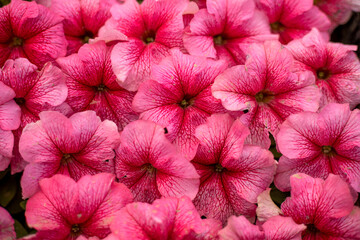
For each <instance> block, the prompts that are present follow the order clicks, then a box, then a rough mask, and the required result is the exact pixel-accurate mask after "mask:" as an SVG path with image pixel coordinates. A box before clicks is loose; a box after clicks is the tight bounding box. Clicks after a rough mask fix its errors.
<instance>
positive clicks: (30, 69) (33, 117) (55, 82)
mask: <svg viewBox="0 0 360 240" xmlns="http://www.w3.org/2000/svg"><path fill="white" fill-rule="evenodd" d="M0 82H2V83H4V84H6V85H7V86H9V87H10V88H12V90H13V91H14V92H15V96H14V100H15V102H16V104H17V105H18V106H19V107H20V108H21V123H20V127H19V128H15V129H13V134H14V137H15V142H14V150H13V153H12V158H11V163H10V164H11V172H12V173H13V174H14V173H17V172H20V171H22V170H23V169H24V167H25V165H26V162H24V161H23V159H22V157H21V156H20V153H19V139H20V136H21V132H22V130H23V128H24V127H25V126H26V125H27V124H28V123H30V122H35V121H37V120H38V119H39V113H40V112H41V111H44V110H49V109H57V108H59V110H61V109H60V108H61V107H60V105H61V104H62V103H63V102H64V101H65V99H66V97H67V87H66V84H65V76H64V75H63V73H62V72H61V70H60V69H59V68H57V67H55V66H54V65H53V64H51V63H47V64H45V65H44V67H43V68H42V69H41V70H38V68H37V67H36V66H35V65H34V64H32V63H30V62H29V61H28V60H27V59H25V58H18V59H15V60H7V61H6V62H5V65H4V67H3V68H2V69H1V70H0ZM14 109H16V107H14Z"/></svg>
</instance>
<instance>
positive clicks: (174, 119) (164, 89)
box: [133, 49, 226, 160]
mask: <svg viewBox="0 0 360 240" xmlns="http://www.w3.org/2000/svg"><path fill="white" fill-rule="evenodd" d="M171 52H172V55H171V56H170V57H168V58H166V59H164V60H163V61H162V62H161V64H160V65H157V66H154V68H153V72H152V79H151V80H148V81H145V82H144V83H143V84H142V85H141V87H140V88H139V91H138V93H137V94H136V95H135V97H134V101H133V109H134V110H135V111H137V112H139V113H141V114H140V118H141V119H144V120H151V121H153V122H155V123H157V124H159V125H161V126H164V127H166V128H167V130H168V132H169V133H168V135H167V137H168V139H169V140H170V141H171V142H173V143H174V144H175V145H177V146H178V147H179V148H180V150H181V152H182V153H183V154H184V155H185V157H186V158H187V159H189V160H191V159H192V158H193V157H194V156H195V153H196V149H197V145H198V140H197V139H196V137H195V136H194V133H195V128H196V127H197V126H199V125H200V124H202V123H204V122H205V120H206V118H207V117H209V116H210V115H211V114H212V113H219V112H220V113H221V112H226V110H225V109H224V108H223V107H222V106H221V102H220V101H219V100H217V99H215V98H214V97H213V96H212V95H211V90H210V88H211V85H212V83H213V82H214V79H215V77H216V76H217V75H219V74H220V73H221V72H223V71H224V70H225V69H226V64H225V62H223V61H213V60H210V59H206V58H202V57H194V56H190V55H184V54H182V53H181V52H180V51H179V50H178V49H174V50H172V51H171Z"/></svg>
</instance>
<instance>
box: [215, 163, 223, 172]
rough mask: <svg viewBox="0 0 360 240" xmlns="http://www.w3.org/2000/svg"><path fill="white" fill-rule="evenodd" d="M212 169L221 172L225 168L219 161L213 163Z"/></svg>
mask: <svg viewBox="0 0 360 240" xmlns="http://www.w3.org/2000/svg"><path fill="white" fill-rule="evenodd" d="M214 169H215V172H218V173H221V172H223V171H224V170H225V168H224V167H223V166H221V164H220V163H218V164H215V167H214Z"/></svg>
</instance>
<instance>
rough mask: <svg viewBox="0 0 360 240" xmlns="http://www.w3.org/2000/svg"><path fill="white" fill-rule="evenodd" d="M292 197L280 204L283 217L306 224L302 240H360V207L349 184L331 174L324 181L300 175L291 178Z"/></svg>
mask: <svg viewBox="0 0 360 240" xmlns="http://www.w3.org/2000/svg"><path fill="white" fill-rule="evenodd" d="M290 181H291V197H288V198H287V199H286V200H285V202H283V203H282V205H281V210H282V211H283V214H284V216H289V217H291V218H292V219H293V220H294V221H295V222H296V223H297V224H305V225H306V227H307V228H306V230H304V231H303V232H302V239H303V240H310V239H358V238H359V236H360V208H359V207H356V206H354V203H353V197H352V195H351V192H350V189H349V187H348V185H347V184H346V182H344V181H343V180H342V179H341V178H340V177H339V176H336V175H333V174H330V175H329V176H328V178H327V179H326V180H325V181H324V180H322V179H319V178H312V177H310V176H307V175H306V174H303V173H299V174H295V175H293V176H291V178H290Z"/></svg>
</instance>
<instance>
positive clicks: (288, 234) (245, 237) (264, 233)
mask: <svg viewBox="0 0 360 240" xmlns="http://www.w3.org/2000/svg"><path fill="white" fill-rule="evenodd" d="M305 229H306V226H305V225H304V224H296V223H295V222H294V220H292V218H290V217H282V216H275V217H272V218H270V219H269V220H268V221H266V222H265V223H264V224H263V225H261V227H259V226H256V225H253V224H251V223H250V222H249V221H248V220H247V219H246V218H245V217H244V216H240V217H235V216H232V217H230V218H229V220H228V225H227V226H226V227H225V228H223V229H222V230H220V231H219V237H220V240H301V232H302V231H303V230H305Z"/></svg>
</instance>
